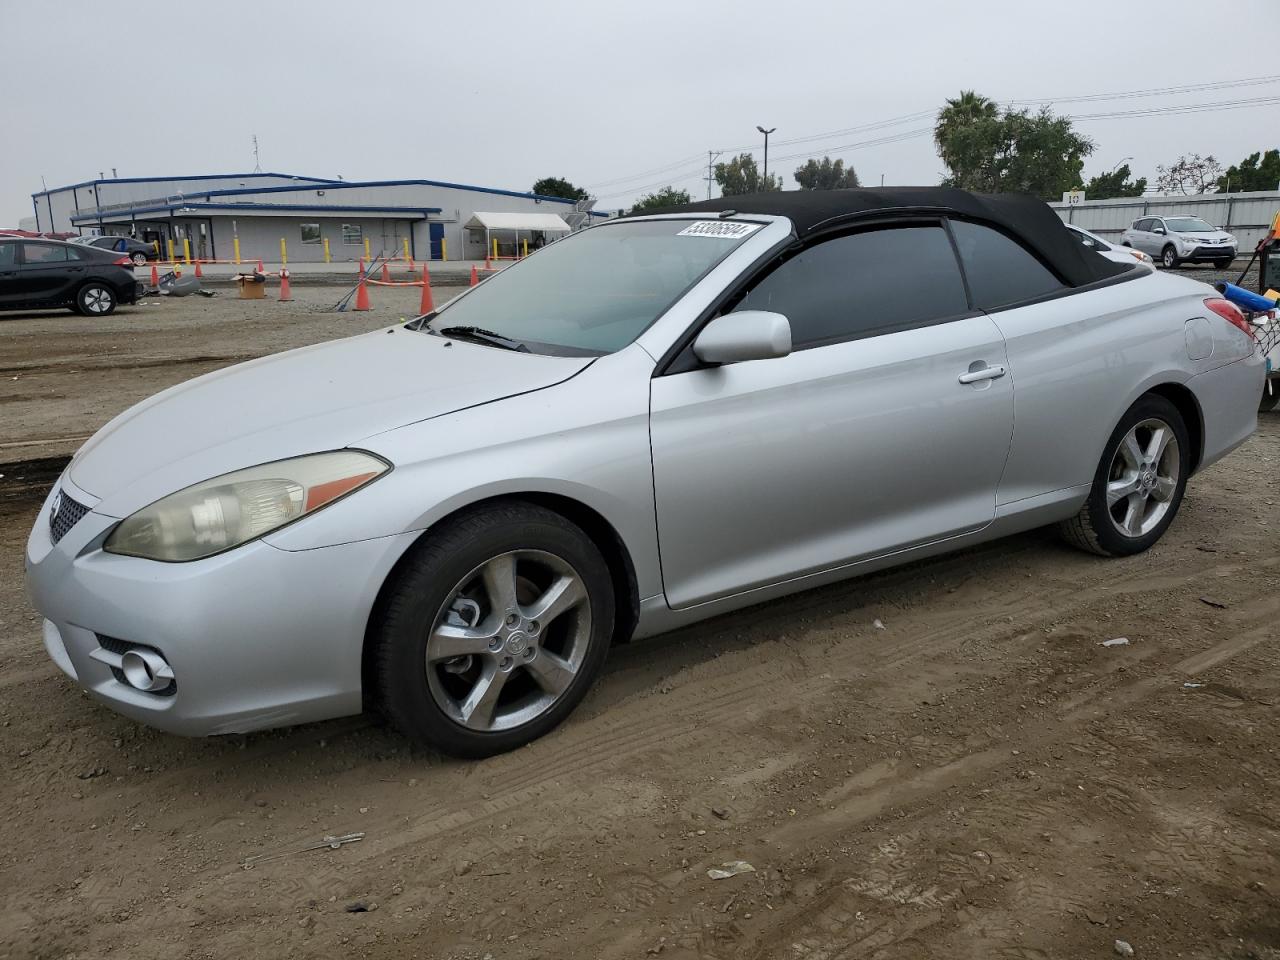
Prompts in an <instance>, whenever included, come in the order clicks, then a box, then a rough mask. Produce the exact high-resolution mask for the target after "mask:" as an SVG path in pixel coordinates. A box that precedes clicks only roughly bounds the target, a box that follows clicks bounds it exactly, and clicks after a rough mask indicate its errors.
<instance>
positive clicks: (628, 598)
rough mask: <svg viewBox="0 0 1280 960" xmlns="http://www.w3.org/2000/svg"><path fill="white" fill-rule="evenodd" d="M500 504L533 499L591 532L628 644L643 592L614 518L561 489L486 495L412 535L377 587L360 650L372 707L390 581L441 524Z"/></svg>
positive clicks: (618, 629)
mask: <svg viewBox="0 0 1280 960" xmlns="http://www.w3.org/2000/svg"><path fill="white" fill-rule="evenodd" d="M500 503H532V504H534V505H536V506H540V507H543V508H545V509H547V510H550V511H552V512H553V513H557V514H559V515H560V516H562V517H564V518H565V519H566V520H568V521H569V522H570V523H573V524H574V525H575V526H577V527H578V528H579V529H581V530H582V532H583V533H585V534H586V535H587V537H588V538H589V539H590V540H591V542H592V543H593V544H595V547H596V549H598V550H599V551H600V553H601V555H602V556H603V557H604V559H605V563H606V564H607V565H608V567H609V580H610V582H611V583H612V584H613V594H614V630H613V640H614V643H625V642H626V641H628V640H630V639H631V635H632V633H634V632H635V628H636V624H637V623H638V622H639V620H640V591H639V586H638V581H637V579H636V569H635V562H634V561H633V559H632V557H631V551H630V550H628V549H627V545H626V543H625V542H624V541H623V539H622V537H621V536H620V535H619V534H618V531H617V530H616V529H615V528H614V526H613V524H612V523H610V522H609V521H608V520H607V519H606V518H605V517H604V516H603V515H602V514H601V513H600V512H599V511H597V510H595V509H594V508H592V507H590V506H588V505H587V504H585V503H583V502H582V501H580V500H575V499H574V498H572V497H568V496H565V495H563V494H558V493H549V492H545V491H539V490H529V491H520V492H508V493H502V494H498V495H495V496H489V497H484V498H481V499H479V500H474V501H472V502H470V503H467V504H464V505H461V506H457V507H455V508H454V509H453V510H451V511H450V512H449V513H447V514H445V515H443V516H441V517H439V518H438V519H436V520H435V521H434V522H433V523H432V525H431V526H430V527H427V528H426V529H425V530H423V531H422V532H421V533H420V534H419V535H418V536H417V537H416V538H415V539H414V541H413V542H412V543H411V544H410V545H409V546H408V548H407V549H406V550H405V551H404V553H402V554H401V555H400V558H399V559H398V560H397V561H396V562H395V564H394V565H393V566H392V567H391V569H390V571H388V573H387V575H386V577H384V578H383V581H382V585H381V586H380V587H379V588H378V593H377V595H376V596H375V598H374V601H373V606H372V607H371V608H370V610H369V618H368V620H367V621H366V623H365V631H364V640H363V647H362V650H361V655H360V680H361V688H362V690H363V691H364V698H365V705H366V708H367V707H369V706H371V702H370V693H371V692H372V690H373V689H374V684H373V669H374V659H375V658H374V656H373V634H374V630H375V628H376V624H377V622H378V619H379V617H380V616H381V615H382V611H383V609H384V608H385V605H386V602H387V598H388V596H389V591H390V588H391V585H392V584H393V583H394V582H395V580H396V578H397V577H398V576H399V574H400V571H401V570H402V569H403V567H404V565H405V564H406V563H408V562H409V559H410V557H411V556H412V555H413V553H414V550H415V549H416V548H417V546H418V545H419V544H420V543H422V541H423V540H425V539H426V538H427V537H429V536H431V533H432V531H433V530H434V529H436V528H437V527H438V526H439V525H440V524H442V523H445V522H446V521H448V520H451V519H453V518H454V517H457V516H460V515H462V514H465V513H471V512H473V511H476V510H483V509H485V508H486V507H490V506H494V505H496V504H500Z"/></svg>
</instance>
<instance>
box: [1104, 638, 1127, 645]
mask: <svg viewBox="0 0 1280 960" xmlns="http://www.w3.org/2000/svg"><path fill="white" fill-rule="evenodd" d="M1128 645H1129V638H1128V637H1114V638H1112V639H1111V640H1103V641H1102V643H1101V644H1100V646H1103V647H1127V646H1128Z"/></svg>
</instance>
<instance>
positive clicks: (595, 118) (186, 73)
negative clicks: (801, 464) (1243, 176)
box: [0, 0, 1280, 226]
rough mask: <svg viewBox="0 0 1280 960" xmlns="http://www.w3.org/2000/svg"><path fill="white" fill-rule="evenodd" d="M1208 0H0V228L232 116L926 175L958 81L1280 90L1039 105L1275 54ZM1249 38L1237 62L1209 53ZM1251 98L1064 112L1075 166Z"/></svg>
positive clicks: (437, 146) (276, 147) (425, 159)
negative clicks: (1193, 108) (1076, 139)
mask: <svg viewBox="0 0 1280 960" xmlns="http://www.w3.org/2000/svg"><path fill="white" fill-rule="evenodd" d="M1229 6H1230V12H1231V16H1230V20H1231V23H1232V24H1235V25H1238V26H1239V27H1240V30H1241V33H1240V35H1238V36H1236V38H1235V39H1233V34H1232V33H1231V32H1230V31H1228V30H1225V29H1223V28H1214V29H1213V30H1209V29H1208V28H1207V23H1208V20H1209V19H1210V17H1211V11H1212V10H1213V9H1215V5H1214V4H1206V3H1204V2H1203V0H1164V2H1162V3H1159V4H1142V3H1137V2H1132V3H1120V2H1115V0H1075V2H1074V3H1071V4H1069V5H1067V6H1062V5H1058V4H1054V5H1048V4H1043V3H1037V2H1035V0H1008V2H1006V0H971V2H969V3H965V4H957V3H955V2H954V0H937V2H934V0H908V2H897V3H882V2H877V3H864V2H856V3H855V2H835V0H832V2H825V3H823V2H809V0H790V2H787V3H779V2H776V0H775V2H769V3H764V2H754V0H683V2H668V0H643V2H638V3H619V2H602V0H594V2H588V0H541V2H535V3H529V2H524V3H519V4H517V3H508V2H505V0H484V2H473V3H453V4H448V5H446V4H437V3H432V4H428V3H421V2H418V3H415V2H408V0H404V2H400V0H383V2H377V3H353V2H350V0H308V2H306V3H301V2H297V3H290V4H287V5H286V4H284V3H273V2H271V0H257V2H253V3H240V2H235V0H219V2H217V3H200V4H196V3H183V2H166V3H153V2H150V0H131V2H129V3H124V4H118V3H103V2H101V0H83V2H82V0H40V2H20V0H0V75H2V76H3V77H5V79H6V80H7V82H6V83H5V84H4V88H5V93H4V94H3V97H0V110H2V111H3V128H4V134H5V136H4V149H3V150H0V186H2V187H3V190H0V226H14V225H16V224H17V221H18V219H19V218H20V217H24V216H30V215H31V213H32V209H31V198H30V195H31V193H33V192H35V191H38V190H39V189H41V186H40V184H41V177H42V176H43V177H44V179H45V181H46V182H47V183H48V185H49V186H50V187H53V186H58V185H63V184H68V183H74V182H76V181H80V180H88V179H92V178H94V177H96V176H97V175H98V173H99V172H100V171H105V172H106V174H107V176H110V175H111V169H112V168H113V167H114V168H116V169H117V170H118V172H119V175H120V176H122V177H131V176H147V175H157V174H175V175H177V174H202V173H232V172H244V171H249V170H252V169H253V166H254V159H253V152H252V143H251V137H252V135H253V134H255V133H256V134H257V135H258V139H259V142H260V144H261V164H262V169H263V170H267V171H275V172H284V173H296V174H304V175H308V176H317V177H337V176H341V177H343V178H345V179H348V180H355V179H361V180H367V179H410V178H424V179H436V180H451V181H458V182H462V183H473V184H480V185H484V186H496V187H506V188H511V189H518V190H527V189H528V188H529V187H530V185H531V184H532V183H533V181H534V180H536V179H537V178H539V177H542V176H563V177H567V178H568V179H570V180H571V181H573V182H574V183H576V184H579V185H583V186H586V187H587V188H589V189H591V191H592V193H593V194H595V195H597V196H598V197H599V198H600V202H599V206H600V207H602V208H612V207H619V206H625V205H626V204H628V203H629V202H630V201H631V200H633V199H634V198H635V197H636V196H638V195H641V194H644V193H646V192H649V191H650V190H652V189H655V188H657V187H660V186H663V185H666V184H668V183H674V184H675V185H677V186H681V187H686V188H688V189H690V190H691V191H693V192H694V195H695V196H705V190H706V187H705V184H704V183H703V182H702V180H700V179H699V178H700V177H701V176H704V175H705V170H706V160H707V156H706V151H707V150H709V149H727V150H732V149H735V148H746V149H752V148H754V149H755V150H756V151H757V157H759V147H760V142H759V141H760V139H761V138H760V136H759V134H757V133H756V126H757V124H763V125H764V126H766V127H776V128H777V132H776V133H775V134H774V135H773V138H772V140H771V144H770V166H771V168H772V169H774V170H776V171H780V172H783V173H784V174H785V178H786V185H787V188H788V189H794V188H795V182H794V181H793V180H792V179H791V176H790V174H791V171H792V170H794V169H795V167H796V166H798V165H799V164H800V163H801V162H803V161H802V158H797V157H796V156H795V155H798V154H816V155H818V156H821V155H822V154H824V153H827V152H830V153H831V155H832V156H839V157H843V158H844V159H845V161H846V162H852V163H853V164H854V166H855V167H856V169H857V171H858V174H859V176H860V177H861V178H862V181H863V183H864V184H868V185H873V184H878V183H879V182H880V178H881V175H882V174H883V176H884V178H885V182H886V183H890V184H928V183H937V182H938V180H939V178H940V177H941V175H942V165H941V163H940V162H939V160H938V158H937V156H936V154H935V153H934V149H933V144H932V141H931V139H930V137H929V136H928V135H927V133H924V132H921V131H926V130H927V129H928V128H929V127H930V126H931V123H932V118H931V116H929V115H928V112H932V111H936V110H937V109H938V107H939V106H940V105H941V104H942V102H943V100H944V99H945V98H946V97H948V96H954V95H956V94H957V93H958V92H959V91H960V90H961V89H976V90H977V91H979V92H980V93H983V94H985V95H987V96H989V97H992V98H993V99H996V100H998V101H1001V102H1007V101H1017V100H1036V99H1042V98H1054V99H1055V100H1056V101H1058V102H1056V103H1055V104H1054V108H1055V110H1057V111H1059V112H1065V113H1069V114H1073V115H1081V114H1094V113H1114V112H1116V111H1121V110H1136V109H1144V108H1151V107H1169V106H1174V105H1180V104H1205V103H1223V102H1226V101H1240V100H1247V99H1257V98H1262V97H1272V98H1276V97H1280V82H1270V83H1264V84H1255V85H1249V86H1240V87H1231V88H1221V89H1215V90H1208V91H1203V90H1202V91H1199V92H1195V93H1187V94H1180V95H1174V96H1169V95H1163V96H1147V97H1138V98H1126V99H1106V100H1094V101H1078V102H1074V103H1067V102H1062V101H1063V99H1064V98H1067V97H1081V96H1086V95H1089V94H1114V93H1121V92H1125V91H1135V90H1145V89H1150V88H1157V87H1171V86H1183V85H1187V84H1199V83H1211V82H1213V81H1228V80H1240V79H1245V78H1258V77H1264V76H1267V75H1270V74H1280V67H1277V66H1275V65H1274V59H1275V58H1274V57H1273V56H1271V55H1270V54H1268V53H1267V52H1266V51H1267V50H1271V49H1274V46H1275V45H1274V44H1272V43H1268V42H1262V41H1260V40H1259V38H1261V37H1267V36H1272V35H1273V34H1272V33H1268V32H1267V30H1266V29H1262V30H1261V33H1259V31H1258V29H1255V27H1256V28H1262V27H1264V26H1265V25H1268V24H1269V25H1271V26H1273V27H1274V26H1280V22H1277V20H1276V14H1277V13H1280V10H1277V9H1276V8H1277V0H1236V2H1234V3H1232V4H1230V5H1229ZM1042 10H1043V11H1044V13H1041V11H1042ZM1050 10H1052V12H1053V15H1052V16H1049V15H1047V14H1048V12H1049V11H1050ZM304 11H305V13H304ZM1197 24H1201V25H1204V26H1205V29H1203V30H1198V29H1197V26H1196V25H1197ZM1255 41H1258V42H1261V46H1256V44H1255ZM1251 45H1254V46H1256V49H1257V50H1260V51H1263V52H1262V54H1261V55H1260V56H1259V57H1256V58H1254V60H1253V62H1252V63H1249V62H1246V60H1245V59H1244V58H1242V57H1236V58H1233V57H1231V56H1230V53H1231V52H1232V51H1240V50H1246V49H1250V48H1251ZM912 115H915V116H914V117H913V118H912V119H908V120H905V121H904V122H900V123H894V124H890V125H886V126H882V127H879V128H878V129H870V130H868V129H860V130H859V129H851V128H866V127H869V126H871V125H874V124H878V123H880V122H881V121H896V120H900V119H901V118H904V117H912ZM1277 121H1280V101H1276V100H1274V99H1273V102H1271V103H1266V104H1253V105H1248V106H1245V107H1243V108H1240V109H1230V110H1228V109H1217V110H1214V111H1204V112H1197V113H1187V114H1183V115H1176V114H1174V115H1168V114H1166V115H1163V116H1161V115H1157V116H1147V117H1127V118H1105V119H1093V120H1081V121H1080V122H1079V124H1078V126H1079V129H1080V130H1081V131H1082V132H1084V133H1085V134H1087V135H1088V136H1089V137H1091V138H1092V139H1093V140H1094V141H1095V142H1096V143H1097V150H1096V151H1095V153H1094V154H1093V156H1092V157H1090V158H1089V160H1088V161H1087V162H1086V165H1085V172H1086V176H1088V175H1091V174H1094V173H1098V172H1102V171H1106V170H1110V169H1111V168H1112V167H1113V166H1114V165H1115V164H1116V162H1117V161H1119V160H1121V159H1122V158H1124V157H1129V156H1132V157H1133V158H1134V160H1133V161H1132V166H1133V167H1134V170H1135V173H1136V174H1137V175H1146V176H1148V177H1151V178H1153V179H1154V175H1155V167H1156V164H1158V163H1168V162H1169V161H1171V160H1173V159H1175V158H1176V157H1177V156H1178V155H1179V154H1182V153H1186V152H1198V153H1202V154H1209V153H1212V154H1214V155H1215V156H1217V157H1218V158H1219V159H1220V160H1222V161H1223V162H1224V165H1225V164H1230V163H1234V162H1236V161H1237V160H1239V159H1240V158H1241V157H1243V156H1245V155H1246V154H1248V153H1251V152H1253V151H1255V150H1259V149H1265V148H1268V147H1275V146H1276V145H1277V142H1276V141H1277V136H1276V129H1277V126H1278V123H1277ZM834 131H846V132H842V133H834V134H833V135H831V136H825V135H826V134H828V133H832V132H834ZM811 137H812V138H814V139H809V140H806V141H805V142H801V143H786V142H785V141H788V140H796V139H798V138H811ZM888 138H897V139H895V140H894V142H887V143H880V144H870V145H861V146H859V144H865V141H869V140H877V139H888ZM851 145H852V146H851ZM841 147H843V148H844V149H837V148H841ZM778 158H789V159H778ZM775 163H776V165H775Z"/></svg>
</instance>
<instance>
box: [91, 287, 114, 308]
mask: <svg viewBox="0 0 1280 960" xmlns="http://www.w3.org/2000/svg"><path fill="white" fill-rule="evenodd" d="M112 302H113V301H112V296H111V292H110V291H109V290H107V289H105V288H104V287H90V288H89V289H88V290H86V291H85V292H84V308H85V310H86V311H87V312H89V313H98V314H101V313H108V312H110V310H111V306H112Z"/></svg>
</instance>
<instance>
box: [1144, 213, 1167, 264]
mask: <svg viewBox="0 0 1280 960" xmlns="http://www.w3.org/2000/svg"><path fill="white" fill-rule="evenodd" d="M1168 242H1169V231H1168V230H1166V229H1165V225H1164V221H1163V220H1161V219H1160V218H1159V217H1155V218H1153V219H1152V220H1151V226H1150V227H1149V228H1148V230H1147V253H1149V254H1151V256H1152V257H1154V258H1159V256H1160V254H1161V252H1162V251H1163V250H1164V247H1165V244H1166V243H1168Z"/></svg>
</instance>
